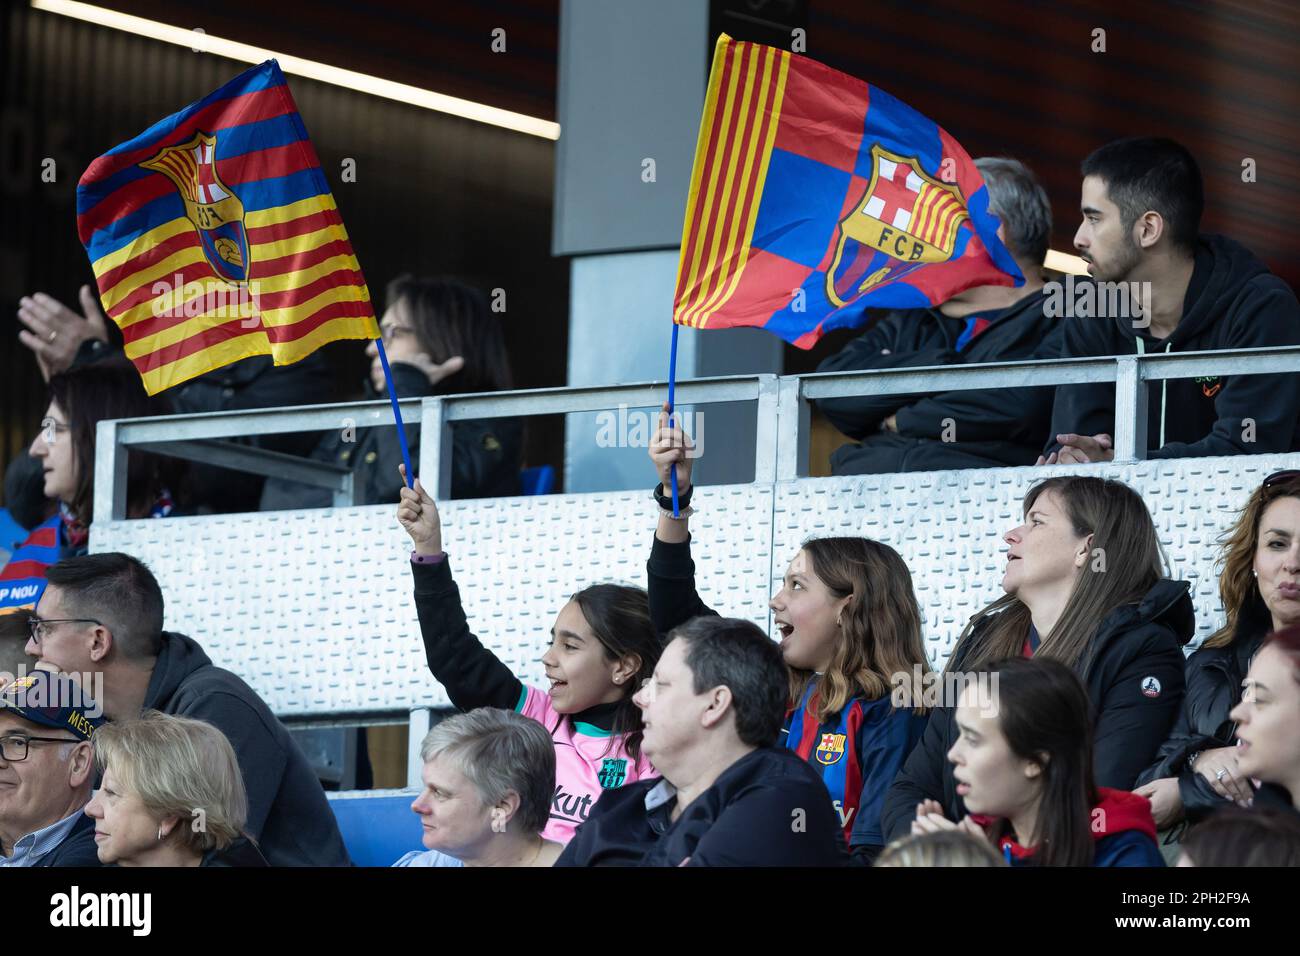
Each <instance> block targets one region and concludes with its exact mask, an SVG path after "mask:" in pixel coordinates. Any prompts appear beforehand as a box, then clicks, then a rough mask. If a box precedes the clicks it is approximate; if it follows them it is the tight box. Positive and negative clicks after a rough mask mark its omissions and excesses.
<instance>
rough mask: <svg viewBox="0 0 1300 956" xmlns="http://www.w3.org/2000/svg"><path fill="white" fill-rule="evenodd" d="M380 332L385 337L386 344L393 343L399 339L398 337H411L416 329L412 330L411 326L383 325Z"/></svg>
mask: <svg viewBox="0 0 1300 956" xmlns="http://www.w3.org/2000/svg"><path fill="white" fill-rule="evenodd" d="M379 331H380V333H381V334H382V335H383V337H384V341H385V342H391V341H393V339H395V338H397V336H398V335H410V334H412V333H414V332H415V329H413V328H411V327H410V326H409V325H381V326H380V327H379Z"/></svg>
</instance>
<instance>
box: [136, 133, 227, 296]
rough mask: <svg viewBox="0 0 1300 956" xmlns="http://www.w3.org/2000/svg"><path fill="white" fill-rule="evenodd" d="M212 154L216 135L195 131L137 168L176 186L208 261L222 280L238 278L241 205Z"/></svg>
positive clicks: (215, 144)
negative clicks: (183, 141) (163, 178)
mask: <svg viewBox="0 0 1300 956" xmlns="http://www.w3.org/2000/svg"><path fill="white" fill-rule="evenodd" d="M216 158H217V137H215V136H209V135H207V134H206V133H195V134H194V138H193V139H192V140H190V141H189V142H188V143H181V144H180V145H178V146H167V147H165V148H164V149H162V150H160V151H159V152H158V154H157V155H156V156H152V157H150V158H149V159H146V160H145V161H144V162H143V163H141V164H140V167H141V168H142V169H151V170H155V171H156V172H160V173H162V174H163V175H164V176H166V177H167V178H168V179H170V180H171V181H172V182H173V183H175V184H176V189H177V191H178V192H179V193H180V194H181V199H182V201H183V202H184V203H185V215H186V217H188V219H189V220H190V222H192V223H194V228H195V230H196V231H197V233H198V236H199V241H200V242H201V243H202V244H203V255H204V256H205V257H206V258H207V260H208V265H210V266H212V270H213V271H214V272H215V273H216V274H217V275H219V276H220V277H221V278H223V279H226V280H228V281H230V282H243V281H245V280H246V279H247V278H248V265H249V263H248V235H247V233H245V232H244V204H243V203H241V202H240V201H239V197H238V196H236V195H235V193H234V191H233V190H232V189H231V188H230V187H229V186H227V185H226V184H225V183H223V182H222V181H221V177H220V176H219V175H218V174H217V164H216Z"/></svg>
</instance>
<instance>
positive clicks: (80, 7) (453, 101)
mask: <svg viewBox="0 0 1300 956" xmlns="http://www.w3.org/2000/svg"><path fill="white" fill-rule="evenodd" d="M31 5H32V9H33V10H41V11H44V12H45V13H57V14H59V15H60V16H65V17H71V18H73V19H74V20H84V21H85V22H86V23H93V24H95V25H96V26H101V27H108V28H110V29H113V30H123V31H125V32H126V33H134V34H136V35H138V36H142V37H148V38H149V39H151V40H161V41H162V42H163V43H174V44H176V45H177V46H184V47H189V48H190V49H193V50H196V51H200V52H204V53H215V54H216V55H217V56H224V57H226V58H228V59H231V60H240V61H242V62H244V63H261V62H263V61H264V60H272V59H274V60H278V61H279V62H280V69H282V70H283V71H284V72H285V73H291V74H293V75H295V76H305V77H307V78H308V79H311V80H317V81H319V82H321V83H332V84H333V85H335V86H341V87H343V88H345V89H349V90H356V91H357V92H359V93H369V94H370V95H371V96H382V97H383V98H384V99H389V100H396V101H397V102H399V103H409V104H411V105H412V106H422V107H424V108H425V109H429V110H436V111H437V112H439V113H450V114H451V115H452V116H460V117H462V118H464V119H468V120H474V121H475V122H477V123H487V124H489V125H491V126H500V127H502V128H503V129H509V130H514V131H515V132H517V133H527V134H528V135H529V136H540V137H541V138H542V139H550V140H556V139H559V138H560V124H559V123H552V122H551V121H550V120H544V119H538V118H537V117H535V116H525V115H524V114H523V113H514V112H512V111H510V110H503V109H498V108H497V107H495V106H488V105H487V104H485V103H475V102H474V101H473V100H463V99H460V98H459V97H456V96H447V95H446V94H445V93H435V92H433V91H432V90H424V89H421V88H420V87H418V86H408V85H407V84H405V83H394V82H393V81H392V80H384V79H380V78H379V77H377V76H370V75H369V74H367V73H357V72H355V71H353V70H344V69H342V68H340V67H337V66H330V65H329V64H327V63H317V62H316V61H315V60H304V59H303V58H302V57H297V56H291V55H290V54H287V53H277V52H275V51H274V50H267V49H264V48H262V47H257V46H252V45H250V44H247V43H239V42H237V41H235V40H223V39H221V38H220V37H214V36H211V35H209V34H207V33H201V32H199V31H198V30H186V29H185V28H184V27H174V26H171V25H169V24H166V23H159V22H158V21H157V20H146V19H145V18H144V17H134V16H131V15H130V14H127V13H119V12H118V11H116V10H107V9H105V8H104V7H97V6H95V5H94V4H90V3H79V2H77V0H31Z"/></svg>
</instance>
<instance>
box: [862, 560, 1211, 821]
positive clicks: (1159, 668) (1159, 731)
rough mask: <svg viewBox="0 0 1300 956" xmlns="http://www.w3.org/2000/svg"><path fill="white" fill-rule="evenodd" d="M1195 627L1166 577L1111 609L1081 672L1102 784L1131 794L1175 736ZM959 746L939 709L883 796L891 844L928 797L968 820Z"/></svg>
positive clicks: (1188, 606) (954, 661)
mask: <svg viewBox="0 0 1300 956" xmlns="http://www.w3.org/2000/svg"><path fill="white" fill-rule="evenodd" d="M1194 628H1195V614H1194V612H1193V610H1192V599H1191V598H1190V597H1189V596H1188V593H1187V582H1185V581H1170V580H1167V579H1166V580H1162V581H1158V582H1157V583H1156V585H1155V586H1154V587H1153V588H1152V589H1151V590H1150V591H1149V592H1147V595H1146V597H1144V598H1143V599H1142V600H1141V601H1140V602H1139V603H1138V604H1136V605H1126V606H1124V607H1118V608H1116V609H1115V610H1113V611H1111V612H1110V614H1108V615H1106V617H1105V618H1104V619H1103V620H1102V622H1101V625H1100V626H1099V627H1098V628H1097V633H1096V635H1095V636H1094V637H1093V640H1092V644H1091V645H1090V651H1089V653H1088V654H1085V661H1084V666H1085V667H1086V670H1085V671H1084V673H1082V674H1081V675H1080V676H1081V677H1082V678H1083V683H1084V686H1085V687H1086V688H1087V690H1088V698H1089V700H1090V701H1091V702H1092V709H1093V733H1094V739H1093V771H1094V773H1095V775H1096V782H1097V786H1099V787H1111V788H1112V789H1115V790H1132V789H1133V785H1134V783H1135V782H1136V780H1137V777H1138V774H1139V773H1141V772H1142V770H1143V769H1145V768H1146V767H1147V766H1148V765H1149V764H1150V763H1151V758H1152V757H1153V756H1154V755H1155V752H1156V749H1157V748H1158V747H1159V746H1160V744H1161V742H1163V741H1164V740H1165V738H1166V737H1167V736H1168V735H1169V728H1170V727H1171V726H1173V723H1174V720H1175V719H1176V718H1177V716H1178V711H1179V708H1180V707H1181V705H1182V702H1183V693H1184V684H1183V670H1184V665H1185V661H1184V658H1183V651H1182V647H1183V645H1184V644H1186V643H1187V641H1188V640H1189V639H1190V638H1191V636H1192V631H1193V630H1194ZM987 633H988V629H987V627H983V628H980V629H979V630H977V631H976V632H975V633H974V634H972V635H971V636H970V637H968V638H967V639H966V640H965V641H963V642H962V643H961V644H959V645H958V646H957V647H956V648H955V649H954V650H953V652H952V658H951V660H950V661H949V663H948V670H949V671H953V672H956V671H960V670H961V669H962V664H963V662H964V661H966V660H969V659H971V654H972V653H973V651H974V650H975V648H976V647H978V646H979V643H980V641H981V640H982V638H983V637H984V635H986V634H987ZM1089 657H1090V658H1091V664H1090V665H1088V664H1087V658H1089ZM1152 677H1154V678H1155V679H1156V681H1158V682H1159V689H1158V690H1157V691H1156V693H1155V696H1149V692H1150V690H1152V689H1154V687H1153V686H1151V685H1149V683H1148V678H1152ZM956 741H957V725H956V721H955V719H954V714H953V708H952V707H938V708H935V710H934V711H933V713H932V714H931V715H930V723H929V726H927V727H926V730H925V736H924V737H922V738H921V742H920V743H919V744H917V746H916V749H915V750H913V751H912V755H911V756H910V757H908V758H907V763H905V764H904V765H903V769H902V770H900V771H899V773H898V776H897V777H896V778H895V780H894V785H893V786H892V787H890V789H889V794H888V795H887V796H886V797H885V807H884V810H883V811H882V812H881V823H882V826H883V828H884V831H885V839H886V841H891V840H896V839H898V838H899V837H901V836H906V835H907V833H909V832H910V827H911V823H912V820H914V819H915V817H916V805H917V804H918V803H920V802H921V801H922V800H925V799H933V800H938V801H939V802H940V803H941V804H942V805H943V808H944V812H945V814H946V815H947V816H948V818H949V819H950V820H960V819H961V818H962V817H963V816H965V814H966V809H965V805H964V803H963V801H962V799H961V798H960V797H959V796H958V795H957V787H956V782H955V781H954V780H953V777H952V764H951V763H949V761H948V756H947V755H948V751H949V750H951V749H952V745H953V744H954V743H956Z"/></svg>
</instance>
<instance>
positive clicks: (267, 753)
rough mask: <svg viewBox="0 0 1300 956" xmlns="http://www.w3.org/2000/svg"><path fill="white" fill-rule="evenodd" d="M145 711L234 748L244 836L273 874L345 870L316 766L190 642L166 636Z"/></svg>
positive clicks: (246, 690)
mask: <svg viewBox="0 0 1300 956" xmlns="http://www.w3.org/2000/svg"><path fill="white" fill-rule="evenodd" d="M162 637H163V645H162V653H161V654H159V655H158V660H157V663H156V664H155V665H154V671H153V676H152V677H151V678H150V680H149V688H148V690H147V691H146V692H145V700H144V709H145V710H160V711H162V712H163V713H164V714H179V715H181V716H182V717H192V718H195V719H196V720H203V721H207V722H208V723H210V724H212V725H213V726H214V727H216V728H217V729H218V730H220V731H221V732H222V733H223V734H225V735H226V737H227V738H228V739H229V740H230V744H231V746H232V747H234V748H235V755H236V756H237V757H238V758H239V769H240V770H241V771H243V774H244V788H245V789H246V790H247V791H248V820H247V822H246V823H245V829H246V830H247V832H248V833H249V835H251V836H252V837H253V838H254V839H256V840H257V842H258V844H259V846H260V847H261V850H262V853H263V854H264V855H265V856H266V859H267V860H268V861H269V862H270V864H271V865H272V866H347V865H348V864H349V860H348V853H347V850H346V849H345V848H344V846H343V837H342V835H341V834H340V833H339V828H338V823H337V822H336V821H335V819H334V812H333V811H332V810H330V808H329V803H328V802H327V801H326V799H325V791H324V790H322V789H321V785H320V783H319V781H318V780H317V779H316V774H315V772H314V771H313V770H312V767H311V764H310V763H309V762H308V760H307V757H306V756H305V755H304V754H303V752H302V750H301V749H300V748H299V747H298V744H297V743H295V742H294V740H293V738H292V737H290V736H289V731H287V730H286V729H285V728H284V725H283V724H281V723H280V721H279V720H277V719H276V717H275V715H274V714H272V713H271V710H270V708H268V707H267V706H266V704H265V703H264V702H263V700H262V699H261V698H260V697H258V696H257V694H256V692H254V690H253V689H252V688H251V687H249V686H248V685H247V684H245V683H244V682H243V681H242V680H240V679H239V678H238V677H236V676H235V675H234V674H232V673H231V672H230V671H228V670H224V669H222V668H220V667H216V666H214V665H213V663H212V661H211V660H209V659H208V655H207V654H205V653H204V651H203V648H201V647H200V646H199V645H198V644H197V643H195V642H194V641H193V640H191V639H190V638H188V637H186V636H185V635H184V634H174V633H170V632H164V633H163V636H162Z"/></svg>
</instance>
